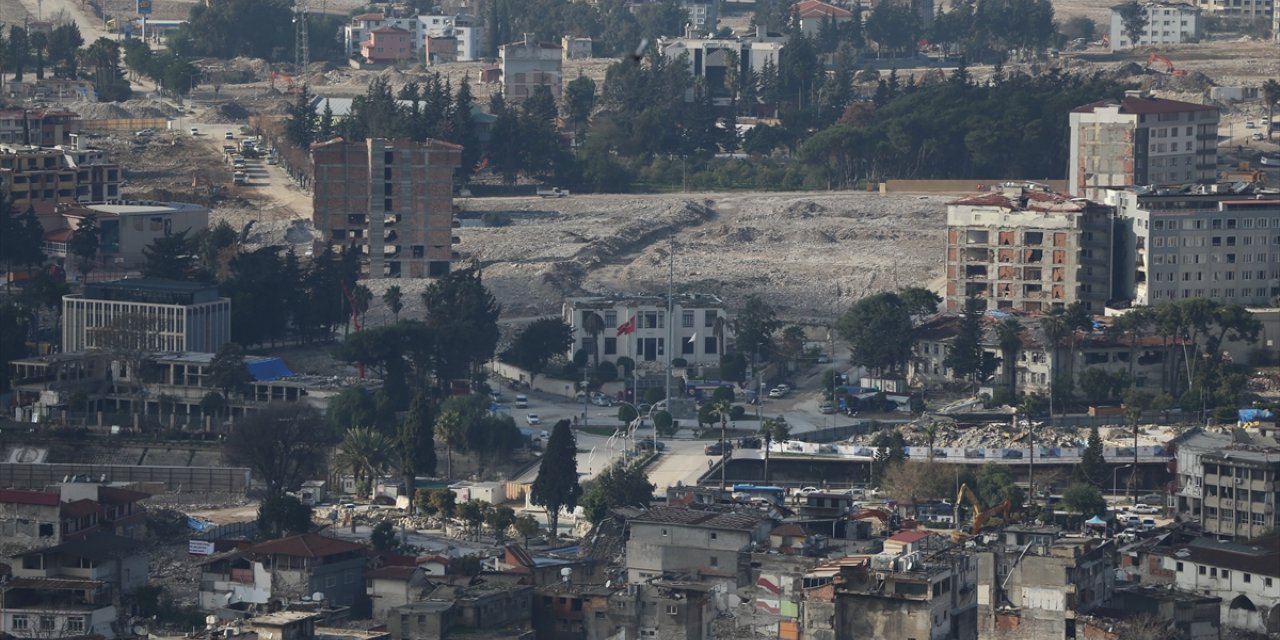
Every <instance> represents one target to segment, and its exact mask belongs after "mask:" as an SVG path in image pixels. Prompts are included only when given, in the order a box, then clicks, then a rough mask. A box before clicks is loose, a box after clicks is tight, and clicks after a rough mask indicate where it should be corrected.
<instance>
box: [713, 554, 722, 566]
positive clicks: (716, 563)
mask: <svg viewBox="0 0 1280 640" xmlns="http://www.w3.org/2000/svg"><path fill="white" fill-rule="evenodd" d="M711 566H713V567H718V566H720V558H717V557H715V556H711Z"/></svg>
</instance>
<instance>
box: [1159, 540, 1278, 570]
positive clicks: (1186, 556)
mask: <svg viewBox="0 0 1280 640" xmlns="http://www.w3.org/2000/svg"><path fill="white" fill-rule="evenodd" d="M1171 555H1172V556H1173V557H1174V558H1177V559H1178V560H1186V561H1188V562H1194V563H1196V564H1204V565H1208V566H1211V567H1221V568H1224V569H1235V570H1236V571H1240V572H1242V573H1253V574H1260V575H1264V576H1272V577H1278V578H1280V534H1273V535H1271V536H1269V537H1267V538H1263V539H1261V540H1257V541H1254V542H1253V543H1238V542H1218V541H1217V540H1214V539H1213V538H1207V537H1202V538H1196V539H1194V540H1192V541H1191V542H1189V543H1187V544H1185V545H1178V546H1176V547H1175V548H1174V551H1173V552H1172V554H1171Z"/></svg>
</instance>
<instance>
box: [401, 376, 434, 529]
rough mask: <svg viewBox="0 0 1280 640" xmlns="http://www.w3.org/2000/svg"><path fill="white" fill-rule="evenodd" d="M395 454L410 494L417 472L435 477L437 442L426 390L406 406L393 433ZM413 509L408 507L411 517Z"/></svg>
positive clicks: (415, 396)
mask: <svg viewBox="0 0 1280 640" xmlns="http://www.w3.org/2000/svg"><path fill="white" fill-rule="evenodd" d="M396 445H397V447H396V449H397V450H396V455H397V457H398V458H399V461H398V465H397V466H398V467H399V468H400V473H401V474H403V475H404V486H405V490H406V491H408V492H411V493H412V492H413V489H414V486H415V484H416V478H417V476H418V474H419V473H422V474H425V475H428V476H434V475H435V474H436V439H435V429H434V428H433V424H432V415H431V399H430V397H429V396H428V395H427V393H426V392H425V391H419V392H418V393H417V394H415V395H414V396H413V402H412V403H411V404H410V405H409V413H407V414H406V415H405V417H404V420H403V421H401V422H400V430H399V432H398V433H397V434H396ZM412 511H413V507H412V506H411V507H410V513H411V514H412Z"/></svg>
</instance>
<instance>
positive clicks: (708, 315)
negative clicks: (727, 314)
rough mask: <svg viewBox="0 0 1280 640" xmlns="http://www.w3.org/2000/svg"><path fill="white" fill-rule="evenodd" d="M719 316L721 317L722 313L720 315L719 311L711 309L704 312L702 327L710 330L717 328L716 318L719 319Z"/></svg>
mask: <svg viewBox="0 0 1280 640" xmlns="http://www.w3.org/2000/svg"><path fill="white" fill-rule="evenodd" d="M719 316H720V313H719V312H718V311H715V310H714V309H709V310H707V311H703V312H702V326H704V327H706V328H708V329H710V328H712V327H714V326H716V318H718V317H719Z"/></svg>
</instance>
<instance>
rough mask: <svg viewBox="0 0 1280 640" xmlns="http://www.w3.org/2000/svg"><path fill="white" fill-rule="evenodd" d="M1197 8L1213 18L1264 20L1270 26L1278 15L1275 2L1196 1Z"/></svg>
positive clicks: (1237, 0) (1260, 0) (1270, 0)
mask: <svg viewBox="0 0 1280 640" xmlns="http://www.w3.org/2000/svg"><path fill="white" fill-rule="evenodd" d="M1196 6H1198V7H1200V10H1201V11H1203V12H1205V13H1206V14H1208V15H1211V16H1220V17H1223V18H1230V19H1234V20H1241V21H1252V20H1263V21H1265V24H1270V23H1271V21H1272V20H1273V19H1274V18H1275V17H1276V13H1277V12H1276V2H1275V0H1196ZM1278 37H1280V36H1278Z"/></svg>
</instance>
